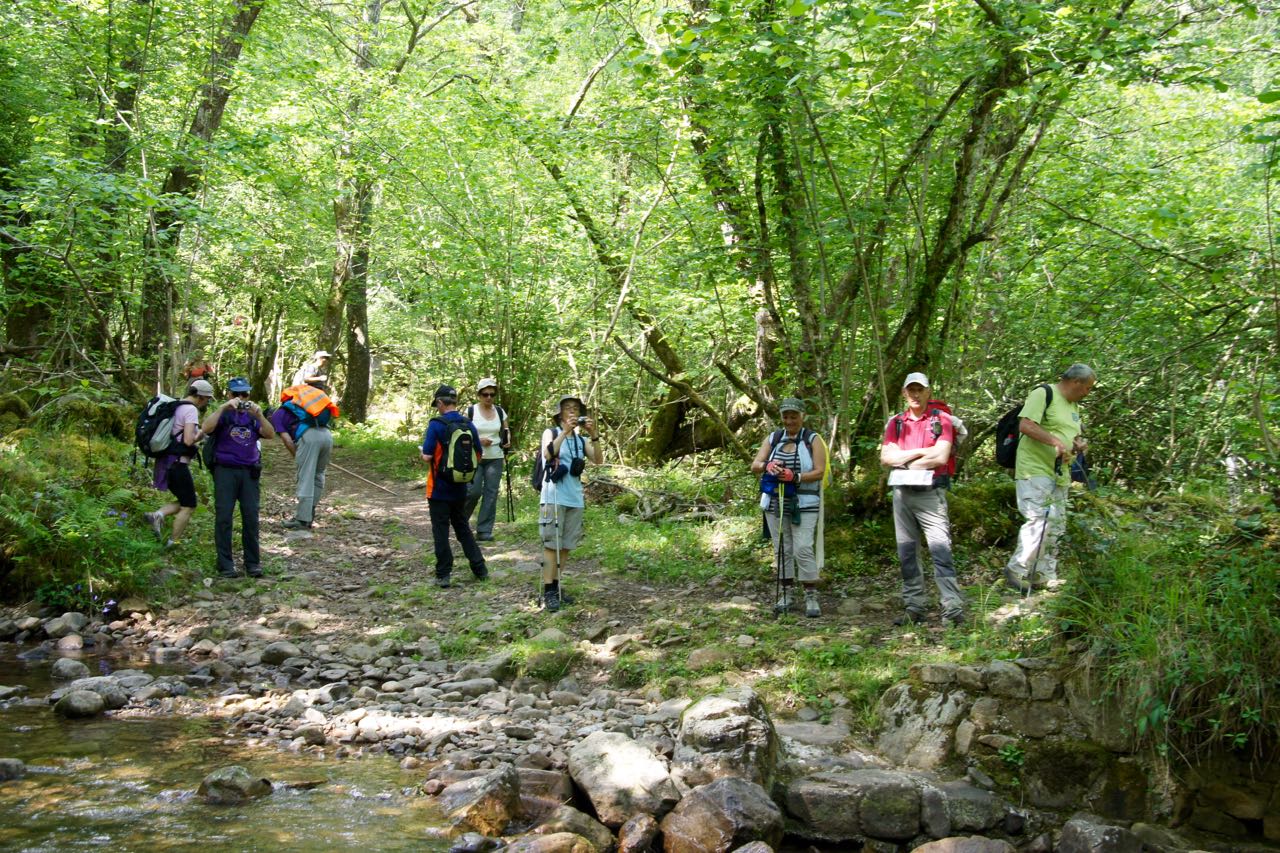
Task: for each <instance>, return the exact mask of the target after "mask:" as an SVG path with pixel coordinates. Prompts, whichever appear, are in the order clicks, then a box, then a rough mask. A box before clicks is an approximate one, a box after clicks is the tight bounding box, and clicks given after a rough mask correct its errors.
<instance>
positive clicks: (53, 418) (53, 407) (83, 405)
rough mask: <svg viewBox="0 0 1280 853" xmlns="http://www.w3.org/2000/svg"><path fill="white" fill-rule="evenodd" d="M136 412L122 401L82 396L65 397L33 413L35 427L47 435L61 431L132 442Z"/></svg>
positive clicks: (65, 395) (71, 395)
mask: <svg viewBox="0 0 1280 853" xmlns="http://www.w3.org/2000/svg"><path fill="white" fill-rule="evenodd" d="M136 415H137V412H136V411H134V407H133V406H130V405H129V404H128V403H124V402H121V401H102V400H94V399H91V398H90V397H88V396H86V395H83V394H64V395H63V396H61V397H55V398H54V399H52V400H50V401H49V402H48V403H45V404H44V405H43V406H41V407H40V408H39V409H37V410H36V411H35V412H34V415H33V417H34V423H35V426H36V427H37V428H39V429H41V430H42V431H45V432H54V431H57V430H62V431H65V432H69V433H73V434H81V435H96V436H103V437H108V436H109V437H111V438H115V439H118V440H120V441H129V440H130V439H131V438H132V436H133V423H134V420H135V417H136Z"/></svg>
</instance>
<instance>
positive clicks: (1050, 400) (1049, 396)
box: [1040, 382, 1053, 420]
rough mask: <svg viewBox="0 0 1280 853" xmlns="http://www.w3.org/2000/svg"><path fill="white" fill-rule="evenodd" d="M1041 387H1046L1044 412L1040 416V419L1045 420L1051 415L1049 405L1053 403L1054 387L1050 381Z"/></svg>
mask: <svg viewBox="0 0 1280 853" xmlns="http://www.w3.org/2000/svg"><path fill="white" fill-rule="evenodd" d="M1040 387H1041V388H1043V389H1044V414H1043V415H1041V416H1040V420H1044V419H1045V418H1046V417H1048V416H1049V407H1050V406H1052V405H1053V387H1052V386H1051V385H1049V383H1048V382H1046V383H1044V384H1043V385H1041V386H1040Z"/></svg>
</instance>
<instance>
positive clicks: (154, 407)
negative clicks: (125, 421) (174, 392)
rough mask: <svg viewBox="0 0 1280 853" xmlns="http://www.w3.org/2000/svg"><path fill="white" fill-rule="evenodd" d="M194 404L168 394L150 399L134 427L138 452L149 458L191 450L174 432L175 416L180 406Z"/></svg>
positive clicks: (134, 437) (134, 438)
mask: <svg viewBox="0 0 1280 853" xmlns="http://www.w3.org/2000/svg"><path fill="white" fill-rule="evenodd" d="M193 405H195V404H194V403H192V402H191V401H190V400H180V399H174V398H173V397H170V396H168V395H167V394H157V395H156V396H154V397H152V398H151V399H150V400H148V401H147V404H146V405H145V406H143V407H142V411H141V412H140V413H139V414H138V423H137V424H136V425H135V426H134V428H133V443H134V446H135V447H137V448H138V452H139V453H141V454H142V455H143V456H145V457H147V458H148V459H158V458H160V457H161V456H168V455H170V454H174V453H188V452H190V451H191V448H189V447H187V445H185V444H183V443H182V441H181V439H179V438H178V437H177V436H175V435H174V434H173V418H174V416H175V415H176V414H177V413H178V407H179V406H193Z"/></svg>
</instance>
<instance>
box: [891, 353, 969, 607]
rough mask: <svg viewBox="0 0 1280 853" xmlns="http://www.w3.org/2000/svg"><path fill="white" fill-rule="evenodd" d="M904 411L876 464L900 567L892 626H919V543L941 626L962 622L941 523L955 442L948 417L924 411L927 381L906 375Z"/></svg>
mask: <svg viewBox="0 0 1280 853" xmlns="http://www.w3.org/2000/svg"><path fill="white" fill-rule="evenodd" d="M902 396H903V397H905V398H906V401H907V408H906V410H905V411H903V412H902V414H899V415H894V416H893V417H892V418H890V419H889V421H888V423H886V424H885V427H884V443H883V445H882V446H881V448H880V462H881V463H882V464H884V465H888V466H889V468H890V472H889V486H890V487H891V488H892V489H893V527H894V532H895V534H896V535H897V540H898V560H899V562H900V563H901V564H902V603H903V605H904V606H905V608H906V612H905V613H904V614H903V615H902V616H900V617H898V618H897V619H896V620H895V621H894V624H895V625H906V624H909V623H920V622H923V621H924V620H925V612H926V611H927V610H928V607H929V599H928V597H927V596H926V595H925V592H924V574H923V572H922V571H921V569H920V543H921V540H922V539H923V540H924V543H925V544H926V546H927V547H928V549H929V557H930V559H932V561H933V579H934V582H935V583H936V584H937V586H938V597H939V599H940V600H941V602H942V624H943V625H945V626H947V627H951V626H953V625H959V624H960V623H961V622H963V621H964V596H963V595H961V593H960V587H959V585H958V584H957V583H956V569H955V563H954V561H953V560H952V558H951V521H950V519H949V518H948V517H947V492H946V484H947V478H946V466H947V459H948V458H949V457H950V456H951V446H952V444H954V442H955V430H954V428H953V427H952V423H951V415H949V414H947V413H946V412H944V411H941V410H940V409H933V410H929V409H928V406H927V403H928V401H929V378H928V377H927V376H925V375H924V374H923V373H909V374H907V378H906V379H905V380H903V383H902Z"/></svg>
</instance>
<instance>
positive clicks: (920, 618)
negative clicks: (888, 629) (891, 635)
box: [893, 610, 925, 628]
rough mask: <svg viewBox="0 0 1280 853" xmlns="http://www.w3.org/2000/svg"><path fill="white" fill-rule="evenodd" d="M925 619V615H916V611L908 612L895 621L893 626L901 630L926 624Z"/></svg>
mask: <svg viewBox="0 0 1280 853" xmlns="http://www.w3.org/2000/svg"><path fill="white" fill-rule="evenodd" d="M924 619H925V616H924V614H923V613H916V612H915V611H914V610H908V611H906V612H905V613H903V614H902V615H901V616H899V617H898V618H897V619H894V620H893V624H894V625H895V626H896V627H898V628H901V627H902V626H903V625H919V624H921V623H923V622H924Z"/></svg>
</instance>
